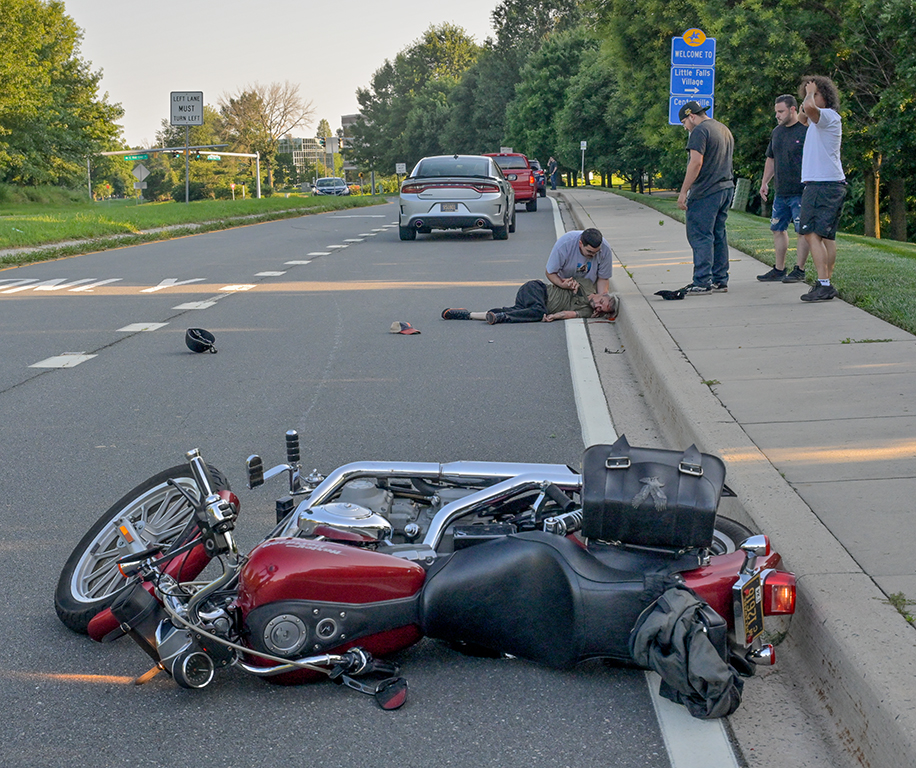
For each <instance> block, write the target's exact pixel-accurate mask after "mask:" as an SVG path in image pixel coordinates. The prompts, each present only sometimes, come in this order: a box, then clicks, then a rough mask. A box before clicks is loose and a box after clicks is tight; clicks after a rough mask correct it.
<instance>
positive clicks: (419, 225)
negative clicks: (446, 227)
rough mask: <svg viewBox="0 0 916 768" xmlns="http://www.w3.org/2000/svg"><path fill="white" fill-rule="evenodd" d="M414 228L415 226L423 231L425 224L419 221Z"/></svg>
mask: <svg viewBox="0 0 916 768" xmlns="http://www.w3.org/2000/svg"><path fill="white" fill-rule="evenodd" d="M414 226H415V227H416V228H417V229H423V222H422V221H421V220H419V219H418V220H417V221H416V222H415V223H414Z"/></svg>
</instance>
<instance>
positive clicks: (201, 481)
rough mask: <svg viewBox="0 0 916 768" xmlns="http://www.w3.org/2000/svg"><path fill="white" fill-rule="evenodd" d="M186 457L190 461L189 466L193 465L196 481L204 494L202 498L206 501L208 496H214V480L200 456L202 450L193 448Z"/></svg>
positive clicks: (192, 469)
mask: <svg viewBox="0 0 916 768" xmlns="http://www.w3.org/2000/svg"><path fill="white" fill-rule="evenodd" d="M185 456H186V457H187V459H188V464H190V465H191V473H192V474H193V475H194V480H195V481H196V482H197V486H198V487H199V488H200V492H201V494H203V496H202V498H204V499H205V498H207V497H208V496H212V495H213V478H211V477H210V471H209V470H208V469H207V464H206V462H205V461H204V460H203V458H202V457H201V455H200V449H198V448H192V449H191V450H190V451H188V452H187V453H186V454H185Z"/></svg>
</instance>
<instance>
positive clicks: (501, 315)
mask: <svg viewBox="0 0 916 768" xmlns="http://www.w3.org/2000/svg"><path fill="white" fill-rule="evenodd" d="M507 319H508V317H507V315H506V313H505V312H487V322H488V323H489V324H490V325H496V324H497V323H504V322H506V320H507Z"/></svg>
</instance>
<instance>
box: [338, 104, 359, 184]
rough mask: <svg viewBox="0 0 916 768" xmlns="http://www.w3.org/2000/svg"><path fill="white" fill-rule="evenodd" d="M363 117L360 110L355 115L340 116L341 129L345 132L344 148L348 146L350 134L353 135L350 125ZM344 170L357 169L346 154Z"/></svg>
mask: <svg viewBox="0 0 916 768" xmlns="http://www.w3.org/2000/svg"><path fill="white" fill-rule="evenodd" d="M361 117H362V115H361V114H359V112H357V113H356V114H355V115H341V116H340V129H341V132H342V133H343V140H344V143H343V148H344V149H346V148H347V143H348V142H347V139H348V138H349V137H350V136H352V134H351V133H350V127H351V126H352V125H353V123H355V122H356V121H357V120H359V119H360V118H361ZM344 170H345V171H355V170H356V166H355V165H353V163H352V162H350V161H349V160H348V159H347V158H346V156H344Z"/></svg>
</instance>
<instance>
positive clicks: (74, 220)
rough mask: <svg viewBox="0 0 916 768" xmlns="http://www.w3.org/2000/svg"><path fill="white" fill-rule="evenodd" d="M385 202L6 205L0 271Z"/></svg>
mask: <svg viewBox="0 0 916 768" xmlns="http://www.w3.org/2000/svg"><path fill="white" fill-rule="evenodd" d="M385 202H387V201H386V199H385V198H384V197H382V196H373V195H364V196H363V195H351V196H345V197H303V196H296V195H290V196H289V197H284V196H280V195H275V196H273V197H265V198H261V199H260V200H258V199H251V198H249V199H247V200H198V201H194V202H192V203H187V204H185V203H174V202H168V203H144V204H142V205H138V204H137V202H136V201H135V200H111V201H105V202H96V203H91V202H85V203H67V202H45V203H8V204H5V205H3V206H2V210H0V267H2V266H19V265H22V264H29V263H32V262H36V261H45V260H48V259H53V258H58V257H60V256H68V255H73V254H78V253H86V252H88V251H98V250H104V249H106V248H122V247H124V246H126V245H135V244H138V243H143V242H150V241H152V240H163V239H168V238H170V237H178V236H181V235H186V234H191V233H200V232H209V231H213V230H217V229H228V228H230V227H236V226H240V225H243V224H251V223H255V222H259V221H271V220H274V219H283V218H290V217H294V216H304V215H307V214H312V213H324V212H326V211H334V210H340V209H344V208H358V207H363V206H371V205H379V204H381V203H385Z"/></svg>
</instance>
